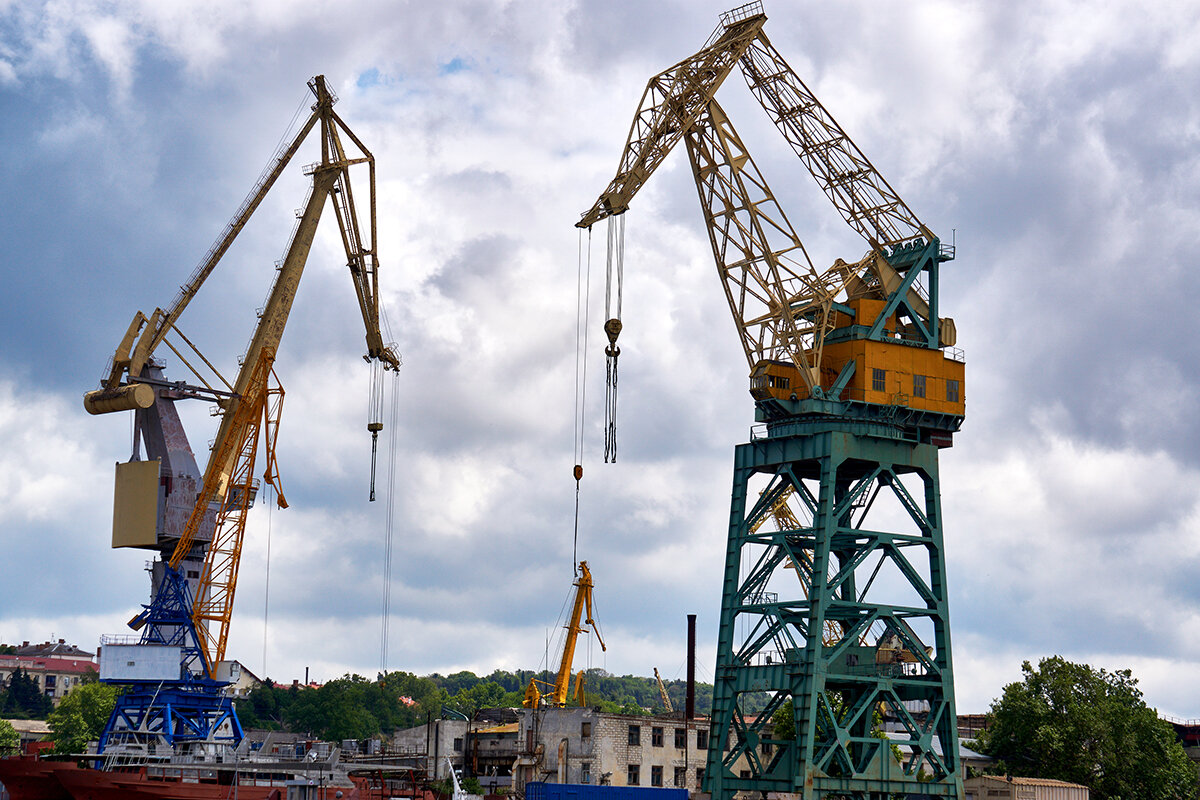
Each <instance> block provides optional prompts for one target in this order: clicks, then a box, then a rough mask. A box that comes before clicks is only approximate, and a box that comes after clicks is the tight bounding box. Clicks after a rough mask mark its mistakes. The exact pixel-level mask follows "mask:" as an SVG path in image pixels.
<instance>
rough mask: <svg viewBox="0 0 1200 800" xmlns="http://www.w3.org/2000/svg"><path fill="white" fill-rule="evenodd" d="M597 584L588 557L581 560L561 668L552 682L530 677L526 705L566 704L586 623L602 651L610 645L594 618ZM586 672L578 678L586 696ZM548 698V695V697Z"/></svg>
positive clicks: (577, 683) (578, 687)
mask: <svg viewBox="0 0 1200 800" xmlns="http://www.w3.org/2000/svg"><path fill="white" fill-rule="evenodd" d="M594 587H595V584H594V583H593V582H592V571H591V570H590V569H588V565H587V562H586V561H580V562H579V577H578V578H577V579H576V580H575V601H574V603H573V604H572V606H571V616H570V618H569V619H568V620H567V624H566V625H565V626H564V627H565V628H566V635H565V637H564V638H563V650H562V655H561V657H560V658H559V662H558V672H557V673H556V674H555V676H554V683H553V684H549V683H546V682H545V681H539V680H537V679H536V678H530V679H529V685H528V686H527V687H525V700H524V703H523V704H524V707H525V708H537V707H538V705H540V704H541V703H542V702H543V701H545V702H546V703H548V704H549V705H553V706H559V707H561V706H565V705H566V704H567V698H568V697H569V696H570V691H569V689H570V683H571V665H572V663H574V661H575V646H576V644H577V643H578V641H579V634H581V633H587V628H584V627H583V625H584V624H586V625H587V626H588V627H589V628H591V629H592V631H593V632H594V633H595V634H596V641H598V642H599V643H600V649H601V650H602V651H604V650H607V649H608V648H607V647H605V646H604V640H603V639H602V638H600V629H599V628H597V627H596V622H595V620H593V619H592V589H593V588H594ZM585 609H586V610H587V616H586V617H585V616H584V610H585ZM538 684H541V685H542V686H543V687H545V688H546V689H548V690H549V691H547V692H546V693H544V694H543V692H542V690H541V689H539V688H538ZM582 686H583V672H582V671H581V672H580V673H579V676H578V677H577V678H576V679H575V687H576V696H577V697H582V696H583V689H582ZM547 698H548V699H547Z"/></svg>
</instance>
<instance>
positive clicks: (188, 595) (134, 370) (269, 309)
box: [84, 75, 400, 748]
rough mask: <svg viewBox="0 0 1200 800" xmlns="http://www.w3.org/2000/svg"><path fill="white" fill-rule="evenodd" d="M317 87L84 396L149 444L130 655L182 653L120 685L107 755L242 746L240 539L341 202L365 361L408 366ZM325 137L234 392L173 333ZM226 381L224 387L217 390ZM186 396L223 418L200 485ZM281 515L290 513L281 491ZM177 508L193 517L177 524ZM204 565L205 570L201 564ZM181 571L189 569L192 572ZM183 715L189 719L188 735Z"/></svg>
mask: <svg viewBox="0 0 1200 800" xmlns="http://www.w3.org/2000/svg"><path fill="white" fill-rule="evenodd" d="M308 86H309V89H310V90H311V91H312V93H313V95H314V96H315V98H316V102H315V103H314V104H313V106H312V113H311V115H310V116H309V118H308V120H307V122H306V123H305V124H304V125H303V126H302V128H301V129H300V131H299V132H298V133H297V135H296V136H295V137H294V139H292V140H291V142H290V144H288V145H287V146H286V147H285V148H283V149H281V151H280V152H279V153H278V154H277V155H276V158H275V159H274V161H273V163H272V164H271V166H270V167H269V168H268V169H267V171H266V172H264V174H263V175H262V177H261V178H260V179H259V181H258V184H257V185H256V186H255V188H254V189H253V190H252V191H251V193H250V195H249V196H248V197H247V199H246V200H245V201H244V202H243V204H242V206H241V208H240V209H239V210H238V211H237V213H236V214H235V215H234V217H233V219H232V220H231V221H230V222H229V224H228V225H227V226H226V228H225V230H224V232H223V233H222V235H221V236H220V237H219V238H218V240H217V242H216V243H215V244H214V245H213V246H212V248H211V249H210V250H209V251H208V253H207V254H206V255H205V257H204V259H203V260H202V261H201V263H200V265H199V266H198V267H197V268H196V270H195V272H193V274H192V276H191V277H190V279H189V280H188V281H187V283H186V284H184V286H183V287H182V288H181V289H180V291H179V293H178V294H177V295H176V297H175V299H174V301H173V302H172V304H171V305H170V307H169V308H168V309H166V310H163V309H161V308H159V309H156V310H155V311H154V313H153V314H151V315H150V316H148V317H147V316H146V315H145V314H143V313H142V312H140V311H139V312H137V313H136V314H135V315H134V318H133V321H132V322H131V323H130V325H129V328H128V330H127V331H126V333H125V335H124V337H123V338H122V340H121V342H120V344H119V345H118V347H117V350H116V353H115V354H114V356H113V359H112V362H111V364H110V365H109V367H108V369H107V370H106V374H105V375H104V378H103V379H102V381H101V387H100V389H99V390H97V391H93V392H89V393H87V394H86V395H85V396H84V406H85V408H86V409H87V410H88V411H89V412H91V413H93V414H102V413H108V412H113V411H124V410H134V411H135V412H136V413H135V430H136V431H137V435H138V436H140V437H141V438H142V439H143V440H144V442H145V445H146V450H147V459H146V460H145V461H139V460H137V458H136V456H137V452H136V450H135V453H134V455H135V458H134V460H132V461H131V462H129V463H127V464H119V465H118V473H117V498H116V503H115V504H114V507H115V513H114V546H135V547H147V548H150V549H157V550H159V551H160V552H161V553H162V554H163V558H164V561H165V564H163V565H161V568H160V569H158V571H157V574H156V580H155V587H154V596H153V598H152V600H151V603H150V604H149V605H148V606H146V607H145V610H144V611H143V612H142V613H140V614H138V615H137V616H136V617H134V618H133V620H131V622H130V627H132V628H134V630H140V631H142V636H141V641H140V642H139V644H138V645H134V646H141V647H143V648H150V647H158V648H164V647H165V648H174V652H175V653H176V655H177V656H178V661H177V663H176V664H175V666H174V668H171V666H170V665H169V664H168V665H166V666H165V667H163V668H162V669H160V672H159V673H156V674H153V675H140V674H139V675H124V676H122V675H118V674H114V675H113V676H111V677H112V679H113V680H117V681H119V682H123V683H124V682H131V681H132V682H133V684H134V687H135V689H134V691H131V692H128V693H126V694H125V695H122V701H121V702H120V703H119V704H118V706H117V709H116V710H115V711H114V714H113V718H112V720H110V722H109V726H108V728H107V729H106V730H105V733H104V736H103V737H102V740H101V748H104V747H105V746H106V745H110V744H117V743H120V744H122V745H127V746H133V747H146V746H149V745H152V744H156V743H167V744H176V743H180V742H187V743H202V744H208V745H212V744H213V743H227V744H230V743H231V744H234V745H236V743H237V741H239V740H240V738H241V730H240V726H239V725H238V723H237V720H236V716H234V715H232V709H231V707H229V706H228V701H227V700H226V699H225V698H224V697H223V687H224V686H225V685H226V684H228V682H229V679H230V677H231V676H230V675H229V673H228V671H227V668H226V667H225V666H224V663H223V662H224V658H225V650H226V645H227V643H228V635H229V624H230V617H231V614H232V610H233V600H234V593H235V589H236V586H237V576H238V566H239V562H240V559H241V548H242V540H243V535H244V532H245V526H246V516H247V511H248V509H249V507H250V505H251V504H252V502H253V499H254V496H255V493H256V490H257V483H256V481H255V478H254V468H255V461H256V456H257V453H258V450H259V443H260V439H265V450H266V455H265V457H266V462H267V464H266V472H265V475H264V478H265V479H266V480H267V482H268V483H270V484H272V485H273V486H274V487H275V488H276V490H277V491H278V489H279V483H278V471H277V468H276V464H275V440H276V436H277V434H278V425H279V411H280V406H281V401H282V397H283V390H282V389H281V388H278V387H277V386H275V387H273V386H271V378H272V376H273V369H272V366H273V363H274V360H275V355H276V352H277V350H278V348H279V344H280V340H281V339H282V336H283V331H284V327H285V325H286V324H287V320H288V315H289V313H290V311H291V307H292V302H293V300H294V298H295V295H296V290H297V288H298V285H299V283H300V278H301V276H302V274H303V271H304V266H305V263H306V261H307V259H308V255H309V251H310V249H311V247H312V243H313V239H314V236H315V234H316V230H317V224H318V222H319V221H320V218H321V213H322V211H323V210H324V208H325V204H326V201H327V200H331V201H332V205H333V210H334V215H335V216H336V217H337V222H338V228H339V231H340V234H341V240H342V244H343V246H344V249H345V253H346V263H347V266H348V268H349V270H350V275H351V279H352V281H353V283H354V288H355V291H356V293H357V296H358V303H359V309H360V311H361V314H362V318H363V322H364V324H365V327H366V340H367V353H366V355H365V356H364V358H365V359H366V360H367V361H368V362H374V363H375V364H376V366H380V365H382V367H383V368H385V369H391V370H394V369H397V368H398V367H399V366H400V358H399V356H398V354H397V353H396V352H395V350H394V349H393V348H392V347H391V346H389V345H385V344H384V342H383V335H382V333H381V331H380V327H379V293H378V291H379V286H378V277H379V276H378V261H377V252H376V236H375V231H376V214H375V159H374V156H373V155H372V154H371V153H370V151H368V150H367V149H366V147H364V146H363V144H362V142H361V141H360V140H359V139H358V137H357V136H355V134H354V133H353V132H352V131H351V130H350V129H349V128H348V127H347V126H346V124H345V123H344V122H343V121H342V119H341V118H340V117H339V116H338V115H337V113H336V112H334V110H333V105H334V103H335V102H336V97H335V96H334V95H333V93H332V92H331V91H330V89H329V88H328V87H327V85H326V83H325V78H324V76H322V75H318V76H316V77H315V78H313V79H312V80H311V81H309V83H308ZM318 127H319V129H320V141H321V160H320V161H319V162H317V163H315V164H312V165H310V166H308V167H307V168H306V169H305V173H306V174H308V175H311V176H312V187H311V190H310V193H309V195H308V199H307V202H306V204H305V207H304V209H303V212H302V213H301V214H298V216H299V221H298V222H297V224H296V227H295V229H294V231H293V234H292V238H291V241H290V243H289V245H288V250H287V254H286V256H285V257H284V259H283V261H282V263H280V264H278V265H277V273H276V276H275V280H274V284H273V286H272V288H271V292H270V295H269V297H268V299H267V302H266V305H265V306H264V308H262V309H261V310H260V311H259V312H258V323H257V325H256V327H255V330H254V335H253V338H252V339H251V342H250V346H249V349H248V350H247V351H246V353H245V354H244V355H243V356H242V358H241V360H240V365H241V366H240V369H239V371H238V374H237V377H236V379H235V380H234V382H233V383H229V382H228V381H226V380H225V379H224V378H223V377H221V375H220V373H218V372H217V370H216V368H215V367H214V366H213V365H212V363H211V362H210V361H209V359H207V358H205V357H204V356H203V355H201V354H200V353H199V351H198V350H197V349H196V348H195V346H194V345H193V344H192V342H191V341H190V340H189V339H188V338H187V337H186V336H185V335H184V334H183V333H182V332H181V331H180V330H179V328H178V327H177V321H178V319H179V317H180V315H181V314H182V313H183V311H184V309H185V308H186V307H187V306H188V304H189V303H190V302H191V300H192V299H193V298H194V297H195V296H196V294H197V292H198V291H199V290H200V287H201V286H202V284H203V283H204V281H205V279H207V278H208V276H209V275H210V274H211V273H212V271H213V269H214V268H215V267H216V266H217V264H218V262H219V261H220V260H221V258H222V256H224V255H225V253H226V251H227V250H228V249H229V247H230V246H231V245H232V244H233V241H234V239H235V238H236V237H237V235H238V234H239V233H240V232H241V230H242V229H243V227H244V226H245V225H246V223H247V221H248V220H249V219H250V216H251V215H252V214H253V213H254V211H255V210H256V209H257V208H258V206H259V205H260V203H261V202H262V200H263V198H264V197H265V196H266V194H267V193H268V191H270V189H271V187H272V186H273V185H274V184H275V181H276V179H277V178H278V177H279V176H280V175H281V174H282V172H283V170H284V168H285V167H286V166H287V164H288V163H289V162H290V161H291V159H292V157H293V156H294V155H295V154H296V152H297V150H298V149H299V148H300V145H301V144H302V143H303V141H304V140H305V139H306V138H307V137H308V134H309V133H310V132H311V131H312V130H313V129H314V128H318ZM342 134H344V135H345V136H346V137H347V138H348V139H349V140H350V141H351V142H352V143H353V146H354V147H355V148H357V154H348V153H347V151H346V148H345V147H344V145H343V141H342ZM356 165H365V166H366V168H367V174H368V181H369V211H368V216H367V224H368V229H367V236H366V237H365V238H364V236H363V233H362V230H361V229H360V225H359V211H358V208H357V206H356V204H355V200H354V194H353V191H352V188H351V183H350V168H351V167H352V166H356ZM171 334H173V335H174V338H176V339H177V340H179V341H181V342H182V346H186V347H188V348H190V349H191V350H192V351H194V353H195V358H198V359H199V360H200V361H202V362H203V364H204V366H205V367H207V368H208V370H209V371H210V373H209V372H206V373H205V374H203V375H202V374H201V373H200V372H198V371H197V369H196V368H195V367H193V366H192V364H191V363H189V360H188V358H187V357H185V356H184V354H183V353H182V352H180V347H177V345H176V344H174V343H172V342H171V341H170V340H168V335H171ZM135 342H136V344H135ZM164 343H165V344H166V345H167V346H168V347H169V348H170V349H171V350H172V351H173V352H174V353H175V354H176V356H178V358H179V359H180V361H182V362H183V364H184V365H185V366H187V367H188V368H189V369H190V370H191V371H192V372H193V373H194V374H195V376H196V379H197V381H198V385H192V384H187V383H184V382H169V381H166V380H165V379H163V377H162V365H161V364H160V363H159V362H157V361H156V360H155V359H154V354H155V351H156V349H157V348H158V346H159V345H162V344H164ZM214 375H215V379H213V378H212V376H214ZM218 382H220V383H223V384H224V386H225V388H224V389H218V388H214V386H213V385H214V384H217V383H218ZM183 398H200V399H206V400H209V401H210V402H216V403H217V405H218V407H219V414H220V417H221V420H220V426H219V429H218V431H217V436H216V439H215V440H214V443H213V445H212V451H211V453H210V456H209V459H208V464H207V467H206V469H205V471H204V474H203V478H202V479H199V480H197V479H198V478H199V475H198V473H196V471H195V465H194V459H192V458H191V450H190V447H188V446H187V442H186V437H183V434H182V428H181V427H180V426H179V425H178V419H177V417H176V416H175V412H174V409H173V403H174V401H175V400H178V399H183ZM380 428H382V425H381V424H380V423H379V422H377V421H376V420H372V422H371V424H369V425H368V429H369V430H371V432H372V434H373V435H377V433H378V430H379V429H380ZM264 433H265V436H264ZM181 437H182V444H181V443H180V438H181ZM136 445H137V441H136V438H135V448H136ZM181 453H182V454H183V456H182V457H181V455H180V454H181ZM185 462H186V463H185ZM189 468H190V470H189ZM189 472H190V474H189ZM278 504H279V506H280V507H286V505H287V503H286V501H285V500H284V499H283V496H282V493H279V496H278ZM181 506H184V507H186V508H188V509H190V510H188V511H187V512H186V513H183V514H181V513H177V512H178V511H179V510H180V507H181ZM172 512H176V513H172ZM167 553H170V555H169V556H167ZM201 558H203V567H200V566H199V560H200V559H201ZM185 564H186V565H187V566H188V567H189V569H186V570H185V569H184V565H185ZM191 567H195V569H192V568H191ZM105 650H106V651H108V650H109V647H108V645H106V646H105ZM142 652H145V653H148V652H150V651H149V650H143V651H142ZM129 663H133V661H130V662H129ZM163 686H165V687H167V688H165V689H163V688H161V687H163ZM181 709H183V710H181ZM180 716H183V717H184V721H183V723H182V724H181V722H180V719H179V717H180Z"/></svg>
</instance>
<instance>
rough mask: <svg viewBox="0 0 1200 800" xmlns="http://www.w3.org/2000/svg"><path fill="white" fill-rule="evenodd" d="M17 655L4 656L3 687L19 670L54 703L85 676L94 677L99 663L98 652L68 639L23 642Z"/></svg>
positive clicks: (0, 662) (0, 678) (0, 664)
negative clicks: (31, 642)
mask: <svg viewBox="0 0 1200 800" xmlns="http://www.w3.org/2000/svg"><path fill="white" fill-rule="evenodd" d="M16 651H17V652H16V653H15V654H8V655H0V686H4V685H6V684H7V683H8V681H9V680H10V679H11V678H12V675H13V673H14V672H16V671H17V670H20V671H21V672H24V673H25V674H26V675H28V676H29V677H30V678H32V679H33V681H34V683H36V684H37V686H38V689H40V690H41V691H42V693H43V694H45V695H46V696H47V697H49V698H50V699H51V700H52V701H53V702H54V705H56V706H57V705H58V703H59V701H61V700H62V699H63V697H65V696H66V694H67V692H69V691H71V690H72V689H74V688H75V687H76V686H78V685H79V684H81V683H83V682H84V680H85V679H87V678H91V677H94V676H95V675H96V673H97V668H98V665H97V663H96V656H95V654H94V653H88V652H85V651H83V650H80V649H79V648H78V647H76V646H75V645H71V644H67V643H66V641H65V640H63V639H59V640H58V641H57V642H43V643H41V644H30V643H29V642H23V643H22V644H21V646H20V647H17V648H16Z"/></svg>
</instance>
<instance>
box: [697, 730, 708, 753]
mask: <svg viewBox="0 0 1200 800" xmlns="http://www.w3.org/2000/svg"><path fill="white" fill-rule="evenodd" d="M696 749H697V750H707V749H708V731H705V730H697V731H696Z"/></svg>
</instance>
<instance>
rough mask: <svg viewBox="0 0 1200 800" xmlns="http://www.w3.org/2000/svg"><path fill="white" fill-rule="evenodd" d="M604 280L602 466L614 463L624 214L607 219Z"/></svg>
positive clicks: (622, 278) (623, 260)
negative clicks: (614, 308) (606, 341)
mask: <svg viewBox="0 0 1200 800" xmlns="http://www.w3.org/2000/svg"><path fill="white" fill-rule="evenodd" d="M605 272H606V274H605V280H604V316H605V317H607V320H605V322H604V332H605V333H606V334H608V347H606V348H604V355H605V365H604V373H605V382H604V463H605V464H610V463H611V464H615V463H617V357H618V356H620V355H621V348H619V347H617V337H618V336H620V335H621V295H622V283H623V280H624V275H625V215H624V214H617V215H615V216H611V217H609V218H608V258H607V263H606V270H605ZM614 272H615V273H616V281H615V282H616V295H617V302H616V313H615V314H614V313H613V283H614V281H613V273H614Z"/></svg>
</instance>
